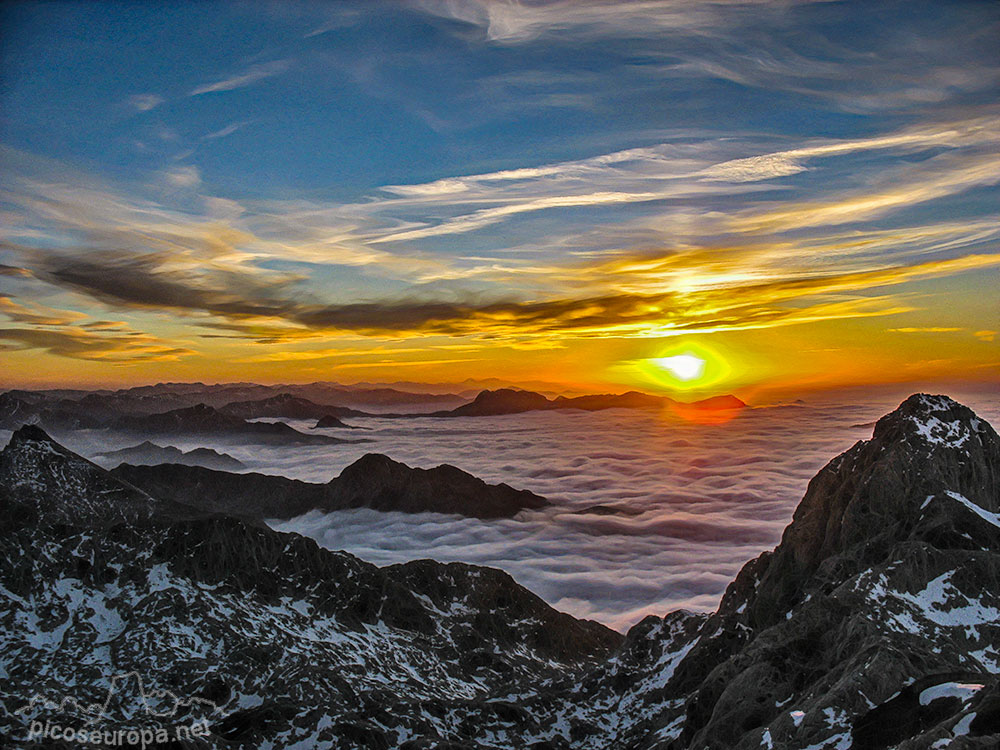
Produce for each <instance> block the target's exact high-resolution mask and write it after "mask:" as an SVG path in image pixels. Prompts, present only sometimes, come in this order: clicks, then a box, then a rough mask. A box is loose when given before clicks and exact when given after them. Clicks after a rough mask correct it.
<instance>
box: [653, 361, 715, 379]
mask: <svg viewBox="0 0 1000 750" xmlns="http://www.w3.org/2000/svg"><path fill="white" fill-rule="evenodd" d="M653 361H654V362H655V363H656V364H658V365H659V366H660V367H662V368H663V369H664V370H666V371H667V372H669V373H670V374H671V375H673V376H674V377H675V378H677V379H678V380H683V381H685V382H687V381H691V380H696V379H698V378H700V377H701V376H702V375H703V374H704V372H705V360H703V359H702V358H701V357H698V356H696V355H694V354H676V355H674V356H673V357H660V358H659V359H655V360H653Z"/></svg>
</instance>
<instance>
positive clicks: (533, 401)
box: [426, 388, 746, 417]
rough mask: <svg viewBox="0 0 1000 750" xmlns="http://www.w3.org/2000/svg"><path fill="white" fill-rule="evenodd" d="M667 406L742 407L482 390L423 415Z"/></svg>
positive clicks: (644, 396) (636, 395)
mask: <svg viewBox="0 0 1000 750" xmlns="http://www.w3.org/2000/svg"><path fill="white" fill-rule="evenodd" d="M671 405H680V406H682V407H683V408H685V409H691V410H706V411H711V410H732V411H735V410H738V409H742V408H744V407H745V406H746V404H745V403H743V401H741V400H740V399H738V398H736V397H735V396H728V395H727V396H715V397H712V398H709V399H704V400H703V401H694V402H691V403H681V402H678V401H675V400H674V399H671V398H667V397H665V396H652V395H650V394H648V393H640V392H638V391H628V392H627V393H621V394H597V395H589V396H573V397H566V396H557V397H555V398H552V399H550V398H547V397H545V396H543V395H542V394H541V393H535V392H533V391H521V390H514V389H511V388H501V389H499V390H495V391H482V392H481V393H480V394H479V395H478V396H476V398H475V400H474V401H472V402H471V403H469V404H464V405H462V406H459V407H456V408H454V409H451V410H449V411H436V412H431V413H430V414H427V415H426V416H430V417H485V416H496V415H500V414H521V413H523V412H529V411H553V410H557V409H582V410H584V411H602V410H604V409H662V408H664V407H667V406H671Z"/></svg>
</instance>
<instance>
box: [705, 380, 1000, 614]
mask: <svg viewBox="0 0 1000 750" xmlns="http://www.w3.org/2000/svg"><path fill="white" fill-rule="evenodd" d="M936 498H938V499H939V500H937V501H935V499H936ZM956 498H961V500H957V499H956ZM963 502H964V503H965V504H966V507H962V504H963ZM974 509H979V510H980V511H982V512H984V513H987V514H991V513H996V512H997V511H998V510H1000V437H998V436H997V433H996V432H995V431H994V429H993V428H992V427H991V426H990V424H989V423H988V422H986V420H984V419H981V418H979V417H977V416H976V414H975V413H974V412H973V411H972V410H971V409H969V408H968V407H966V406H963V405H961V404H959V403H957V402H956V401H953V400H952V399H950V398H948V397H947V396H932V395H927V394H922V393H918V394H914V395H913V396H910V397H909V398H907V399H906V400H905V401H904V402H903V403H902V404H900V406H899V407H898V408H897V409H895V410H894V411H892V412H891V413H889V414H887V415H886V416H884V417H882V418H881V419H880V420H878V422H877V423H876V425H875V429H874V434H873V437H872V439H871V440H864V441H859V442H858V443H857V444H855V445H854V446H853V447H852V448H851V449H850V450H848V451H846V452H844V453H842V454H841V455H839V456H837V457H836V458H834V459H833V460H832V461H830V463H828V464H827V465H826V466H825V467H824V468H823V469H822V470H821V471H820V472H819V473H818V474H817V475H816V476H815V477H814V478H813V479H812V481H811V482H810V483H809V487H808V489H807V490H806V494H805V496H804V497H803V499H802V502H801V503H800V504H799V506H798V508H797V509H796V511H795V515H794V517H793V520H792V523H791V524H790V525H789V526H788V527H787V528H786V529H785V532H784V535H783V536H782V540H781V544H780V545H779V546H778V547H777V548H776V549H775V550H774V552H773V553H772V554H765V555H764V556H763V557H762V558H760V559H759V560H758V561H755V565H754V571H753V575H752V576H750V575H747V576H742V577H743V578H745V579H746V580H745V581H744V585H745V586H750V585H752V586H753V588H754V591H755V592H756V593H755V594H754V596H753V599H754V601H755V603H754V604H753V605H752V606H751V607H750V611H751V615H752V619H754V620H756V622H758V623H759V624H763V623H770V622H773V621H774V619H775V618H777V617H780V616H782V614H783V613H784V612H786V611H787V610H788V607H789V606H790V605H791V604H792V603H793V602H795V601H797V600H798V599H799V598H800V597H801V596H802V595H803V594H804V592H805V587H806V583H807V580H808V579H809V578H810V577H811V576H813V575H814V574H815V573H817V571H820V570H822V572H823V575H822V577H823V578H824V580H827V579H829V580H830V585H832V581H834V580H840V579H843V578H845V577H847V576H849V575H851V574H853V573H854V572H856V571H857V570H860V569H863V568H864V567H866V566H870V565H872V564H875V563H877V562H879V561H881V560H883V559H884V558H885V556H886V555H887V554H888V551H889V550H890V549H891V548H893V546H895V545H897V544H900V543H904V542H907V541H914V540H919V541H924V542H927V543H930V544H932V545H933V546H935V547H939V548H953V547H954V548H964V547H968V546H969V545H970V544H971V545H973V546H978V547H981V546H982V544H984V543H985V542H986V540H988V538H990V536H991V535H992V531H993V530H992V529H991V528H989V524H988V523H986V522H985V521H983V519H982V518H981V517H980V518H977V516H976V513H975V510H974ZM984 523H985V524H986V525H985V527H984V526H983V524H984ZM984 534H985V537H984ZM977 540H978V541H977ZM750 579H752V580H750ZM738 580H739V579H738ZM736 598H737V599H740V600H742V599H743V594H740V596H738V597H736ZM731 603H735V600H733V601H732V602H731ZM724 607H725V603H724Z"/></svg>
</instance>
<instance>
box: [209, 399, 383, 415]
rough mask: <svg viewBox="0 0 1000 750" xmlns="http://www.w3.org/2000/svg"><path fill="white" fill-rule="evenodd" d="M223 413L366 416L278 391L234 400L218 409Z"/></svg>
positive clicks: (345, 408) (352, 410) (361, 412)
mask: <svg viewBox="0 0 1000 750" xmlns="http://www.w3.org/2000/svg"><path fill="white" fill-rule="evenodd" d="M219 411H221V412H222V413H223V414H229V415H232V416H234V417H239V418H241V419H260V418H261V417H285V418H287V419H322V418H323V417H325V416H328V415H333V416H336V417H366V416H370V415H369V414H367V413H366V412H363V411H358V410H357V409H350V408H348V407H346V406H332V405H328V404H317V403H316V402H314V401H310V400H309V399H306V398H300V397H298V396H293V395H292V394H290V393H279V394H278V395H277V396H271V397H270V398H265V399H258V400H256V401H234V402H233V403H230V404H226V405H225V406H223V407H222V408H221V409H219Z"/></svg>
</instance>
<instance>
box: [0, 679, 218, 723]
mask: <svg viewBox="0 0 1000 750" xmlns="http://www.w3.org/2000/svg"><path fill="white" fill-rule="evenodd" d="M130 686H133V687H130ZM130 695H138V696H139V700H140V703H141V708H142V710H143V711H144V712H145V713H146V714H147V715H148V716H153V717H155V718H157V719H169V718H171V717H173V716H175V715H176V714H177V712H178V711H180V710H181V709H183V708H191V707H196V708H200V709H201V710H202V712H204V713H205V714H206V715H213V714H221V713H222V710H221V709H220V708H219V706H218V705H217V704H216V703H215V702H214V701H211V700H208V699H207V698H201V697H191V698H186V697H183V696H179V695H177V694H176V693H174V692H172V691H170V690H161V689H158V688H149V689H147V687H146V685H145V683H144V682H143V679H142V675H140V674H139V673H138V672H135V671H132V672H124V673H122V674H117V675H114V676H113V677H112V678H111V684H110V685H109V686H108V691H107V693H106V694H105V696H104V700H102V701H100V702H98V703H81V702H80V701H79V700H78V699H77V698H76V697H75V696H72V695H69V696H65V697H63V698H62V699H61V700H58V701H57V700H52V699H51V698H48V697H46V696H45V695H43V694H42V693H35V695H33V696H32V697H31V700H30V701H28V703H27V704H25V705H24V706H22V707H21V708H19V709H18V710H17V711H15V712H14V715H15V716H22V717H28V715H29V714H31V713H33V712H34V711H37V710H39V709H42V710H45V711H52V712H56V713H67V712H73V713H76V714H79V715H80V716H81V717H83V719H84V721H85V723H86V724H88V725H90V724H93V723H94V722H96V721H98V720H99V719H103V718H107V716H108V709H109V707H110V706H111V704H112V701H113V700H114V698H115V696H130Z"/></svg>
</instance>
